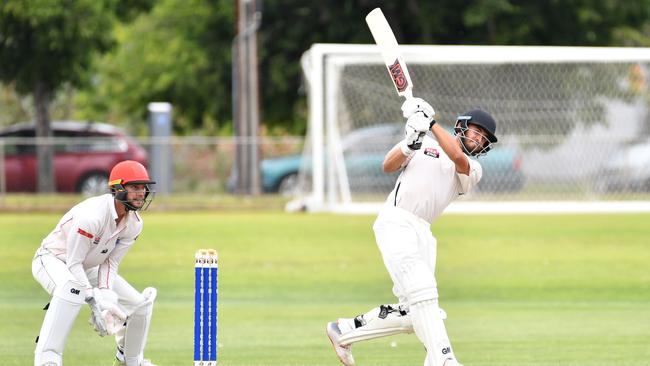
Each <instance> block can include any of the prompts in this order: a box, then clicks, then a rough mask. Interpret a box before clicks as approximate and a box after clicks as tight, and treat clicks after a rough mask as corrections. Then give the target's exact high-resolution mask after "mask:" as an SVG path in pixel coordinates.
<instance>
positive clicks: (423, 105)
mask: <svg viewBox="0 0 650 366" xmlns="http://www.w3.org/2000/svg"><path fill="white" fill-rule="evenodd" d="M418 112H421V113H422V114H423V115H424V116H425V117H427V118H429V121H431V120H433V117H434V116H435V115H436V112H435V111H434V110H433V107H432V106H431V104H429V103H427V102H426V101H425V100H424V99H422V98H410V99H406V101H405V102H404V103H403V104H402V115H403V116H404V118H406V119H409V118H411V117H412V116H413V115H414V114H416V113H418Z"/></svg>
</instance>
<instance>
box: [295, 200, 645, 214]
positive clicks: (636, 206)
mask: <svg viewBox="0 0 650 366" xmlns="http://www.w3.org/2000/svg"><path fill="white" fill-rule="evenodd" d="M382 206H383V203H348V204H346V205H341V206H332V207H329V208H328V207H322V208H320V209H319V208H315V207H311V208H308V209H309V211H311V212H333V213H338V214H353V215H369V214H376V213H377V212H379V209H380V208H381V207H382ZM589 213H593V214H628V213H650V201H516V202H515V201H512V202H510V201H487V202H452V203H451V204H450V205H449V207H447V209H446V210H445V212H444V214H448V215H449V214H451V215H458V214H460V215H472V214H475V215H479V214H532V215H534V214H589ZM444 214H443V215H444Z"/></svg>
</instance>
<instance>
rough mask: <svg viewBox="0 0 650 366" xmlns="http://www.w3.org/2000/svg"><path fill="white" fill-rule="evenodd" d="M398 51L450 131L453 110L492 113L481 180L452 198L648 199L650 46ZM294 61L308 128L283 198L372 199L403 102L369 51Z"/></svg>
mask: <svg viewBox="0 0 650 366" xmlns="http://www.w3.org/2000/svg"><path fill="white" fill-rule="evenodd" d="M400 49H401V51H402V53H403V56H404V59H405V61H406V63H407V65H408V68H409V72H410V74H411V78H412V79H413V84H414V89H413V93H414V96H416V97H421V98H424V99H425V100H427V101H428V102H430V103H431V104H432V105H433V107H434V108H435V110H436V120H437V121H438V122H439V123H440V124H441V125H442V126H444V127H446V128H447V129H448V130H450V131H451V128H452V127H453V124H454V122H455V120H456V116H457V115H459V114H462V113H463V112H465V111H468V110H470V109H473V108H476V107H480V108H483V109H485V110H487V111H489V112H490V113H491V114H492V115H493V116H494V117H495V119H496V120H497V124H498V126H497V135H498V137H499V144H498V145H497V146H496V147H495V148H494V149H493V150H492V151H491V152H490V153H488V155H487V156H486V157H482V158H480V159H479V161H480V162H481V164H482V165H483V168H484V169H483V170H484V175H483V179H482V180H481V182H480V184H479V187H478V189H476V190H475V191H474V192H472V193H471V194H469V195H467V196H464V197H462V198H461V201H466V202H469V203H471V202H474V201H481V202H515V201H526V202H530V201H535V202H540V201H554V202H557V201H564V202H593V201H602V200H605V201H612V200H614V201H617V202H618V201H621V200H627V201H636V202H638V201H647V200H648V198H649V197H650V195H649V194H648V193H649V192H650V114H649V113H648V112H649V109H648V105H649V103H650V93H649V89H648V81H649V80H648V72H649V71H650V69H649V67H650V49H640V48H636V49H633V48H586V47H519V46H411V45H406V46H401V47H400ZM301 62H302V67H303V71H304V75H305V80H306V90H307V93H308V104H309V125H308V133H307V139H306V143H305V150H304V152H303V158H302V160H301V169H300V172H299V184H298V185H297V188H296V190H297V196H298V197H299V199H298V200H296V201H294V202H293V204H294V205H296V207H301V208H306V209H308V210H327V211H352V210H355V209H358V208H359V207H364V206H366V207H377V204H380V203H381V202H383V200H384V199H385V197H386V196H387V195H388V193H389V192H390V191H391V189H392V188H393V185H394V183H395V180H396V178H397V175H396V174H385V173H383V172H382V169H381V162H382V160H383V157H384V155H385V153H386V152H387V151H388V149H390V147H391V146H393V145H394V144H395V143H396V142H398V141H399V140H400V139H401V138H402V137H403V125H404V119H403V118H402V115H401V111H400V105H401V103H402V102H403V99H402V98H399V97H398V96H397V94H396V92H395V89H394V87H393V85H392V82H391V80H390V79H389V77H388V73H387V70H386V67H385V65H384V64H383V62H382V59H381V57H380V54H379V50H378V49H377V47H376V46H374V45H349V44H347V45H342V44H316V45H313V46H312V47H311V48H310V49H309V50H308V51H307V52H305V54H304V55H303V57H302V60H301ZM643 164H645V166H644V167H643ZM432 184H433V182H432ZM649 207H650V206H649ZM370 210H371V211H372V210H373V209H372V208H371V209H370Z"/></svg>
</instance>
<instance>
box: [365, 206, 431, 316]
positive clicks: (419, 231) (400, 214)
mask: <svg viewBox="0 0 650 366" xmlns="http://www.w3.org/2000/svg"><path fill="white" fill-rule="evenodd" d="M373 230H374V231H375V239H376V241H377V246H378V247H379V251H380V252H381V255H382V258H383V260H384V265H385V266H386V269H387V270H388V274H389V275H390V278H391V279H392V280H393V293H394V294H395V296H396V297H397V298H398V299H399V302H400V303H402V304H409V305H410V304H411V303H412V302H413V301H417V300H418V299H419V298H426V299H437V298H438V290H437V284H436V279H435V269H436V250H437V242H436V238H434V237H433V235H432V234H431V228H430V225H429V223H428V222H426V221H424V220H423V219H421V218H419V217H417V216H415V215H413V214H412V213H410V212H408V211H405V210H403V209H401V208H399V207H391V206H384V208H382V210H381V212H380V213H379V215H378V216H377V220H375V224H374V225H373ZM411 274H413V275H411Z"/></svg>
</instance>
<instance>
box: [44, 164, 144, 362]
mask: <svg viewBox="0 0 650 366" xmlns="http://www.w3.org/2000/svg"><path fill="white" fill-rule="evenodd" d="M153 184H155V182H154V181H152V180H150V179H149V174H148V173H147V170H146V169H145V167H144V166H142V164H140V163H138V162H136V161H130V160H127V161H123V162H120V163H118V164H117V165H115V167H114V168H113V169H112V170H111V174H110V177H109V181H108V185H109V187H110V191H111V193H109V194H104V195H101V196H96V197H92V198H89V199H86V200H85V201H83V202H81V203H79V204H77V205H76V206H74V207H72V209H70V211H68V212H67V213H66V214H65V215H64V216H63V218H61V220H60V221H59V223H58V224H57V225H56V227H55V228H54V230H52V232H51V233H50V234H49V235H48V236H47V237H46V238H45V239H43V241H42V243H41V246H40V247H39V248H38V250H37V251H36V255H35V256H34V260H33V262H32V274H33V275H34V278H35V279H36V281H38V283H40V284H41V286H43V288H44V289H45V291H47V293H48V294H50V295H51V296H52V299H51V300H50V303H49V304H48V305H47V306H46V307H45V309H46V310H47V312H46V313H45V319H44V320H43V325H42V326H41V331H40V334H39V336H38V338H37V341H36V350H35V351H34V366H61V365H62V364H63V348H64V346H65V342H66V339H67V338H68V334H69V333H70V329H71V328H72V325H73V323H74V321H75V319H76V318H77V315H78V314H79V310H80V309H81V307H82V306H83V305H84V304H88V305H89V306H90V309H91V319H90V322H91V324H92V325H93V327H94V328H95V330H96V331H97V332H98V333H99V335H100V336H102V337H103V336H106V335H115V340H116V342H117V354H116V358H117V360H116V364H117V365H127V366H155V365H154V364H152V363H151V361H149V360H147V359H144V356H143V355H144V346H145V343H146V341H147V333H148V330H149V324H150V322H151V315H152V312H153V303H154V300H155V299H156V289H155V288H152V287H149V288H146V289H145V290H144V291H142V292H138V291H137V290H136V289H135V288H133V287H132V286H131V285H130V284H129V283H128V282H127V281H126V280H125V279H124V278H122V277H121V276H120V275H119V274H118V267H119V265H120V262H121V261H122V258H124V256H125V255H126V253H127V252H128V251H129V249H130V248H131V246H132V245H133V244H134V243H135V240H136V239H137V238H138V235H140V232H141V231H142V218H141V217H140V215H139V214H138V211H141V210H145V209H147V207H148V206H149V204H150V203H151V200H152V199H153V196H154V191H152V190H151V186H152V185H153Z"/></svg>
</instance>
